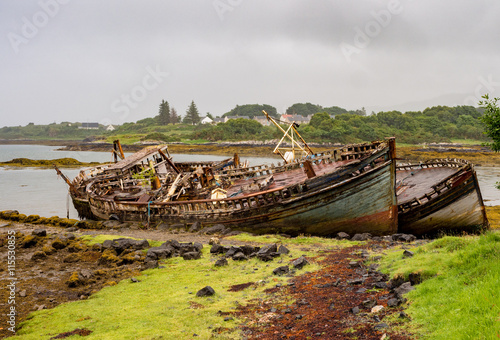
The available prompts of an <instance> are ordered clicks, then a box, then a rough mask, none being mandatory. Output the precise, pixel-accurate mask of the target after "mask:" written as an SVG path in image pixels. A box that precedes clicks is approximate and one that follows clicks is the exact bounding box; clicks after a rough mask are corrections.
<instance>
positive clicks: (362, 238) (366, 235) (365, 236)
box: [351, 233, 372, 241]
mask: <svg viewBox="0 0 500 340" xmlns="http://www.w3.org/2000/svg"><path fill="white" fill-rule="evenodd" d="M371 238H372V234H370V233H362V234H355V235H354V236H353V237H352V238H351V241H367V240H371Z"/></svg>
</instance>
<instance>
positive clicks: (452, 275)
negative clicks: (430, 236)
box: [381, 232, 500, 339]
mask: <svg viewBox="0 0 500 340" xmlns="http://www.w3.org/2000/svg"><path fill="white" fill-rule="evenodd" d="M413 250H414V252H415V255H414V256H413V257H411V258H403V257H402V251H401V250H398V251H395V252H393V253H390V254H388V256H387V257H385V258H384V259H383V260H382V265H381V269H382V270H383V271H385V272H387V273H389V274H390V275H393V276H394V275H397V274H401V273H402V274H403V275H405V277H407V275H408V274H409V273H411V272H418V271H421V272H422V277H423V278H424V279H425V281H424V282H423V283H421V284H420V285H418V286H417V289H416V290H414V291H412V292H410V293H409V294H408V295H407V296H406V297H407V298H408V301H409V306H408V309H407V310H406V312H407V313H408V314H409V315H410V317H411V318H412V320H413V326H412V327H411V328H412V329H414V330H417V331H418V333H419V335H420V336H421V338H424V339H425V338H428V339H495V338H497V337H500V319H499V317H500V293H499V289H498V285H499V283H500V235H499V234H498V233H495V232H488V233H486V234H484V235H481V236H463V237H444V238H442V239H438V240H435V241H433V242H431V243H429V244H427V245H424V246H421V247H418V248H416V249H413Z"/></svg>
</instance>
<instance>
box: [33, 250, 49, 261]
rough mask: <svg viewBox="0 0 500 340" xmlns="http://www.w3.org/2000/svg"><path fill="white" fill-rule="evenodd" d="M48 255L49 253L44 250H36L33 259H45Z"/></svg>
mask: <svg viewBox="0 0 500 340" xmlns="http://www.w3.org/2000/svg"><path fill="white" fill-rule="evenodd" d="M46 257H47V254H45V253H44V252H43V251H40V250H38V251H36V252H35V253H34V254H33V255H32V256H31V260H32V261H36V260H43V259H45V258H46Z"/></svg>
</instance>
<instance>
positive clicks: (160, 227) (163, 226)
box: [156, 223, 170, 231]
mask: <svg viewBox="0 0 500 340" xmlns="http://www.w3.org/2000/svg"><path fill="white" fill-rule="evenodd" d="M156 229H157V230H160V231H167V230H169V229H170V226H169V225H168V224H167V223H160V224H158V226H156Z"/></svg>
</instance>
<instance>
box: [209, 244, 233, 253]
mask: <svg viewBox="0 0 500 340" xmlns="http://www.w3.org/2000/svg"><path fill="white" fill-rule="evenodd" d="M228 250H229V249H228V248H226V247H224V246H222V245H220V244H217V243H216V244H214V245H212V248H210V254H224V253H225V252H227V251H228Z"/></svg>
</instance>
